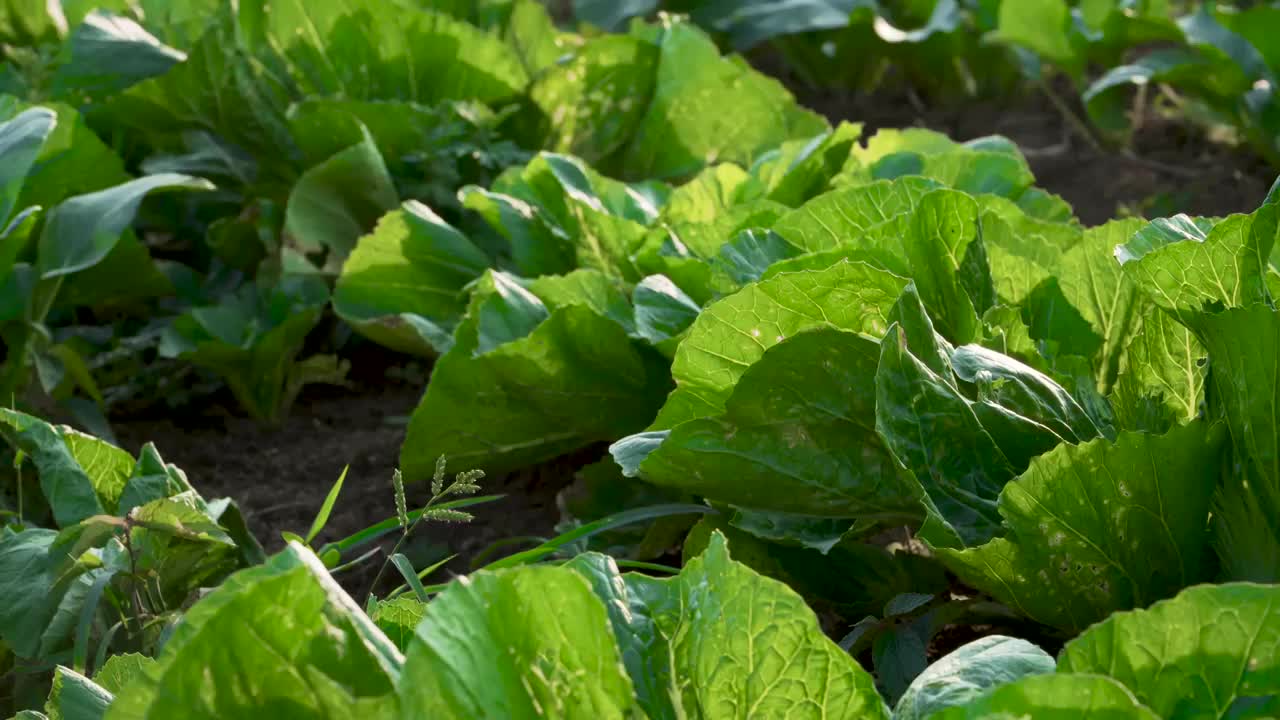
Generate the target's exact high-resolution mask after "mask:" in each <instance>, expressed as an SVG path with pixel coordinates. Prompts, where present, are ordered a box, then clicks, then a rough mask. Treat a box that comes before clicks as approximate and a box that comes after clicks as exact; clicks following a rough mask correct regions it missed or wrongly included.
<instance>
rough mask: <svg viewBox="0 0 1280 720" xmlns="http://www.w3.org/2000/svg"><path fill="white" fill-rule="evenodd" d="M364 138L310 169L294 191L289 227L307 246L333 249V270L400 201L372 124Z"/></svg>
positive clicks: (288, 211)
mask: <svg viewBox="0 0 1280 720" xmlns="http://www.w3.org/2000/svg"><path fill="white" fill-rule="evenodd" d="M361 130H362V131H363V139H362V140H361V141H360V142H359V143H357V144H355V145H352V146H351V147H349V148H347V149H345V150H342V151H341V152H339V153H337V154H336V155H334V156H333V157H331V158H329V159H328V160H325V161H324V162H322V163H320V164H319V165H317V166H315V167H313V168H311V169H309V170H307V171H306V172H305V173H303V174H302V177H300V178H298V182H297V184H296V185H294V186H293V190H292V191H291V192H290V193H289V203H288V205H287V207H286V210H285V224H284V231H285V233H286V234H287V235H288V238H289V239H290V240H292V241H293V242H294V243H295V244H296V245H297V246H298V247H299V248H300V249H302V250H304V251H306V252H320V251H327V253H328V259H327V263H326V264H327V266H328V267H330V268H332V269H333V270H335V271H336V270H337V268H338V267H340V265H339V264H340V263H341V262H342V261H344V260H346V259H347V256H349V255H350V254H351V251H352V250H353V249H354V248H355V247H356V242H357V241H358V240H359V239H360V237H361V236H363V235H364V234H365V233H367V232H369V231H370V230H373V228H374V225H375V224H376V223H377V222H378V219H379V218H381V217H382V216H383V215H384V214H385V213H387V212H389V211H391V210H394V209H395V207H396V206H397V205H398V204H399V197H398V196H397V194H396V189H395V184H394V182H393V181H392V179H391V174H390V173H389V172H388V171H387V166H386V164H385V163H384V162H383V160H382V154H381V153H379V152H378V146H377V145H376V144H375V143H374V142H373V138H372V137H371V136H370V135H369V132H368V130H364V128H363V126H362V127H361Z"/></svg>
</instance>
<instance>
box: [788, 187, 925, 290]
mask: <svg viewBox="0 0 1280 720" xmlns="http://www.w3.org/2000/svg"><path fill="white" fill-rule="evenodd" d="M937 187H938V184H937V183H936V182H933V181H931V180H927V179H924V178H902V179H900V180H894V181H892V182H890V181H887V180H879V181H876V182H873V183H870V184H867V185H857V186H854V187H848V188H841V189H838V190H833V191H831V192H828V193H824V194H822V195H819V196H818V197H816V198H814V199H813V200H810V201H809V202H807V203H805V204H804V205H802V206H800V207H799V208H797V209H796V210H794V211H792V212H790V213H788V214H786V215H784V216H783V217H781V218H779V219H778V222H777V223H775V224H774V225H773V230H774V232H776V233H778V234H779V235H781V236H782V237H783V238H784V239H785V240H786V241H787V242H789V243H791V244H792V245H795V246H796V247H798V248H800V249H801V250H807V251H809V252H819V251H822V250H832V249H835V248H838V247H842V246H845V245H853V246H854V247H860V248H868V249H870V248H877V247H886V243H887V242H888V241H889V238H890V237H891V238H892V240H893V242H894V243H895V244H894V246H893V247H894V248H897V247H900V243H901V238H900V235H901V234H902V230H903V228H902V226H901V225H900V223H902V222H903V221H904V220H905V218H903V217H902V216H906V215H908V214H909V213H912V212H914V211H915V209H916V207H917V206H918V205H919V203H920V200H921V198H923V197H924V196H925V195H926V194H928V193H929V192H930V191H932V190H934V189H936V188H937ZM893 254H894V255H898V254H899V253H897V252H894V253H893ZM891 269H892V268H891ZM904 269H905V268H904Z"/></svg>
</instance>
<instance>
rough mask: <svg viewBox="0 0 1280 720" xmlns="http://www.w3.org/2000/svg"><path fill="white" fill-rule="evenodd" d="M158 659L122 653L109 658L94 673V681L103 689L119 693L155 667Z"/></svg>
mask: <svg viewBox="0 0 1280 720" xmlns="http://www.w3.org/2000/svg"><path fill="white" fill-rule="evenodd" d="M155 664H156V661H155V660H154V659H153V658H150V657H147V656H146V655H139V654H138V653H121V654H119V655H112V656H111V657H109V658H107V661H106V662H105V663H103V665H102V667H100V668H98V670H97V671H96V672H94V673H93V681H94V682H95V683H97V684H98V685H100V686H101V687H102V689H104V690H106V691H107V692H110V693H112V694H115V695H118V694H120V691H121V690H123V689H125V688H126V687H128V686H129V684H130V683H132V682H133V681H134V680H135V679H136V678H138V677H139V676H140V675H141V674H142V673H143V671H145V670H146V669H148V668H151V667H153V666H154V665H155Z"/></svg>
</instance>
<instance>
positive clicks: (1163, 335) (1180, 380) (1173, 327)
mask: <svg viewBox="0 0 1280 720" xmlns="http://www.w3.org/2000/svg"><path fill="white" fill-rule="evenodd" d="M1133 328H1134V332H1133V334H1132V336H1131V337H1130V338H1129V340H1128V341H1127V345H1126V346H1125V349H1124V354H1123V355H1121V365H1120V367H1121V370H1120V377H1119V379H1118V380H1117V382H1116V385H1115V392H1114V393H1112V395H1111V396H1110V398H1111V401H1112V403H1113V405H1114V406H1115V409H1116V416H1117V419H1118V420H1119V421H1120V424H1121V426H1123V427H1125V428H1126V429H1131V430H1142V429H1147V430H1155V431H1162V430H1163V429H1166V428H1167V427H1172V425H1174V424H1183V423H1188V422H1191V421H1192V420H1194V419H1196V417H1198V416H1199V415H1200V412H1201V410H1202V405H1203V403H1204V391H1205V376H1206V375H1207V374H1208V373H1207V370H1208V368H1207V366H1206V363H1205V362H1204V360H1205V357H1206V350H1205V348H1204V346H1203V345H1202V344H1201V343H1200V341H1199V340H1197V339H1196V337H1195V335H1194V334H1193V333H1192V332H1191V331H1190V330H1189V329H1187V328H1186V327H1185V326H1183V325H1181V324H1179V323H1178V321H1177V320H1175V319H1174V318H1173V316H1172V315H1170V314H1168V313H1166V312H1165V311H1163V310H1161V309H1159V308H1158V307H1156V306H1154V305H1151V304H1147V306H1146V312H1145V313H1144V314H1143V315H1142V316H1141V317H1139V318H1135V320H1134V323H1133Z"/></svg>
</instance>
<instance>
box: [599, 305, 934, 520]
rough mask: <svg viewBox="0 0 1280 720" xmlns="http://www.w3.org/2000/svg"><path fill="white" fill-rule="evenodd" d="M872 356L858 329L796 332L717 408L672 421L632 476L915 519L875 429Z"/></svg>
mask: <svg viewBox="0 0 1280 720" xmlns="http://www.w3.org/2000/svg"><path fill="white" fill-rule="evenodd" d="M690 341H692V337H691V339H690V340H689V341H686V342H690ZM682 347H683V346H682ZM879 359H880V351H879V347H878V343H877V342H876V341H875V340H873V339H871V338H868V337H866V336H864V335H859V334H855V333H850V332H843V331H841V330H838V329H835V328H831V327H821V326H819V327H816V328H813V329H808V330H803V331H801V332H799V333H796V334H794V335H792V336H791V337H788V338H786V339H785V340H783V341H782V342H779V343H778V344H776V345H774V346H773V347H771V348H769V349H768V350H766V351H765V352H764V354H763V355H762V356H761V357H760V358H759V359H758V360H756V361H755V362H754V364H752V365H751V366H750V367H749V368H747V369H746V370H745V372H744V373H743V374H742V376H741V377H740V378H738V381H737V383H736V385H735V386H734V387H733V389H732V395H730V396H729V398H728V399H727V401H726V402H725V407H724V411H723V413H722V414H717V415H710V416H706V417H702V418H697V419H692V420H689V421H686V422H683V423H680V424H678V425H676V426H675V427H674V428H673V429H671V431H670V433H669V434H668V435H666V437H665V438H662V439H661V444H660V445H659V446H658V447H657V448H656V449H654V450H653V451H652V452H651V453H649V454H648V456H647V457H646V458H645V459H644V461H643V463H642V464H640V466H639V468H638V473H639V475H640V477H642V478H644V479H645V480H647V481H649V482H651V483H654V484H656V485H660V486H665V487H672V488H678V489H680V490H684V491H687V492H690V493H692V494H695V495H700V496H703V497H706V498H709V499H712V500H717V501H721V502H728V503H733V504H735V505H741V506H743V507H748V508H758V509H764V510H775V511H783V512H794V513H805V514H810V515H822V516H834V517H858V518H859V519H860V520H862V521H865V522H869V523H873V522H876V521H884V522H886V523H894V522H897V523H902V522H911V521H913V520H915V519H918V517H919V515H920V510H919V501H918V490H917V489H916V486H915V483H914V481H912V480H911V479H910V478H904V477H903V473H902V472H901V470H900V469H899V466H898V463H897V461H896V459H895V458H894V457H893V455H892V453H890V452H889V451H888V449H887V448H886V447H885V446H884V444H883V443H882V442H881V440H880V437H879V436H878V435H877V434H876V428H875V420H874V419H875V402H876V395H875V373H876V365H877V363H878V362H879ZM627 442H628V441H626V440H624V441H623V442H622V443H620V444H619V445H620V446H621V448H625V447H626V443H627ZM633 442H634V441H633ZM619 445H615V453H616V452H617V450H618V449H620V448H619Z"/></svg>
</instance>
